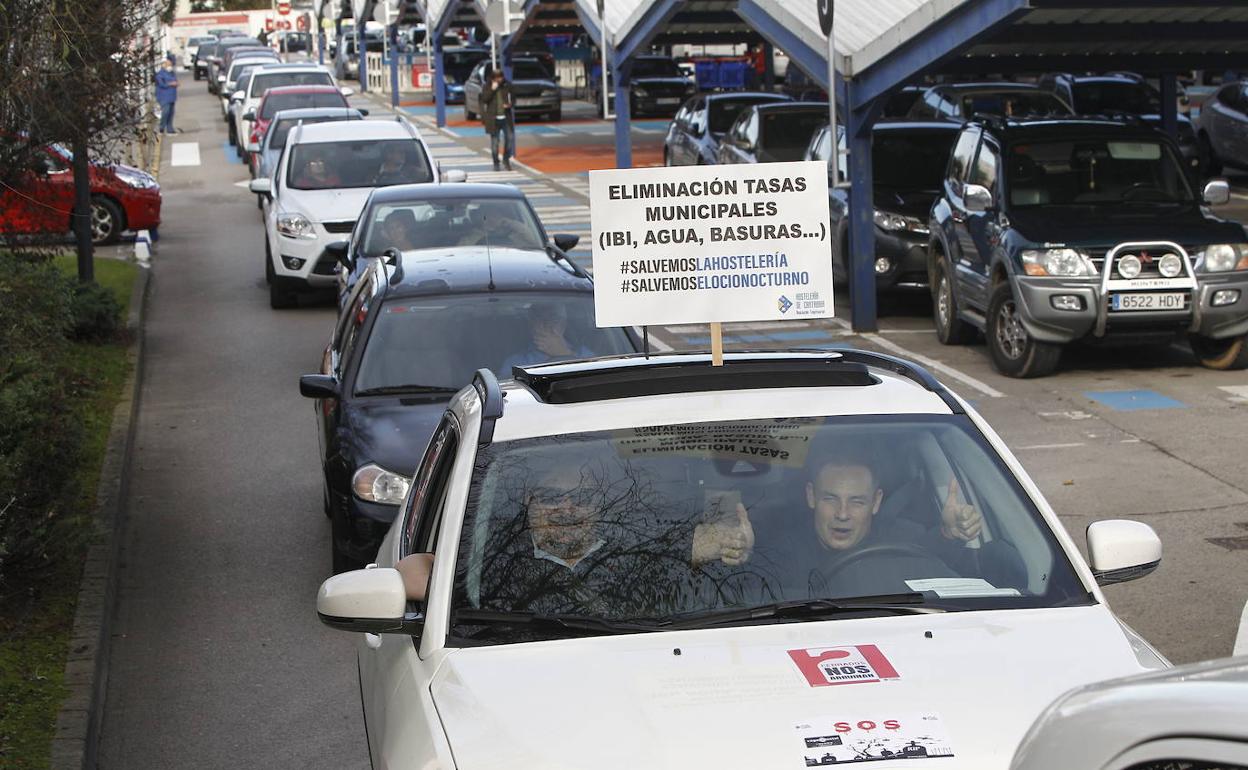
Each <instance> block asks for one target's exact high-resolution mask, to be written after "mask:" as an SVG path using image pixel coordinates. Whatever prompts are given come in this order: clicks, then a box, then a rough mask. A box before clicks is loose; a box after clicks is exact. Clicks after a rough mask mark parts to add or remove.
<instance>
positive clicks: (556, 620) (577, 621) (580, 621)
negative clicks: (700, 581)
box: [452, 609, 663, 634]
mask: <svg viewBox="0 0 1248 770" xmlns="http://www.w3.org/2000/svg"><path fill="white" fill-rule="evenodd" d="M452 622H453V623H465V624H468V625H486V626H494V625H504V626H527V627H529V628H532V629H536V630H542V631H546V630H553V631H585V632H589V633H597V634H634V633H639V632H647V631H661V630H663V626H662V625H659V624H656V623H647V622H641V621H634V620H608V619H607V618H599V617H594V616H592V615H570V614H564V613H554V614H549V613H540V612H508V611H503V610H474V609H461V610H456V611H455V613H454V616H453V618H452Z"/></svg>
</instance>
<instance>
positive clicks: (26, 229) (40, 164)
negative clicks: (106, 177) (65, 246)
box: [0, 149, 74, 233]
mask: <svg viewBox="0 0 1248 770" xmlns="http://www.w3.org/2000/svg"><path fill="white" fill-rule="evenodd" d="M34 163H35V169H34V170H33V171H27V172H25V173H23V174H21V175H20V176H19V177H18V179H17V180H16V183H15V184H13V185H4V186H0V231H4V232H14V233H63V232H68V231H69V230H70V229H71V223H72V219H73V209H74V175H73V173H72V171H71V170H70V168H69V163H68V161H67V160H66V159H65V158H64V157H62V156H61V155H60V154H59V153H56V152H54V151H51V150H46V149H39V150H37V151H36V155H35V159H34Z"/></svg>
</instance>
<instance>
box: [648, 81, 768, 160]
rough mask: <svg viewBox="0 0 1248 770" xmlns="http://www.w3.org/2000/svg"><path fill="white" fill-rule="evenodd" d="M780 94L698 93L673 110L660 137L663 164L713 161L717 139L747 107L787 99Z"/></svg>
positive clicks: (719, 138)
mask: <svg viewBox="0 0 1248 770" xmlns="http://www.w3.org/2000/svg"><path fill="white" fill-rule="evenodd" d="M789 101H792V100H791V99H789V97H787V96H784V95H783V94H767V93H761V92H752V91H730V92H726V93H718V94H698V95H697V96H691V97H689V99H688V101H686V102H685V103H684V105H683V106H682V107H681V108H680V109H679V110H677V111H676V115H675V116H674V117H673V118H672V123H671V125H669V126H668V127H667V136H666V137H665V138H664V140H663V165H665V166H701V165H709V164H713V163H715V162H716V155H717V153H718V152H719V143H720V142H721V141H723V139H724V134H726V133H727V132H728V129H729V128H731V127H732V123H733V121H735V120H736V119H737V116H738V115H740V114H741V111H742V110H744V109H745V108H746V107H750V106H752V105H755V104H771V103H773V102H789Z"/></svg>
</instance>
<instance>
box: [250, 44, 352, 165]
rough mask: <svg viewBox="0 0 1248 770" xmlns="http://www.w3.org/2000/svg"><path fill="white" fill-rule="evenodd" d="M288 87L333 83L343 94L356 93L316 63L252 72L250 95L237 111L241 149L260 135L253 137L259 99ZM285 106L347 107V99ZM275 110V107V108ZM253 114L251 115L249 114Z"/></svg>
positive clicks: (328, 84)
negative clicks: (273, 91) (343, 85)
mask: <svg viewBox="0 0 1248 770" xmlns="http://www.w3.org/2000/svg"><path fill="white" fill-rule="evenodd" d="M285 86H331V87H333V88H335V89H338V90H339V91H340V98H341V97H342V96H349V95H350V94H352V93H354V92H353V91H352V90H351V89H350V88H345V87H343V88H339V86H338V84H337V83H336V82H334V78H333V76H332V75H330V74H329V70H327V69H325V68H324V67H322V66H320V65H317V64H271V65H269V66H267V67H262V68H260V69H259V70H257V71H255V72H253V73H252V75H251V83H250V84H248V86H247V94H246V96H245V97H244V98H243V101H242V102H241V103H240V104H239V105H238V108H237V109H236V110H235V126H234V130H235V135H236V136H237V137H238V141H239V142H240V144H241V145H242V146H240V147H239V152H240V153H241V152H243V150H244V149H245V146H246V143H247V142H252V141H257V140H258V139H259V137H255V138H253V137H252V131H251V129H252V122H253V121H254V119H255V115H254V113H255V112H256V109H257V108H258V107H259V106H260V100H261V99H263V98H264V94H265V92H266V91H268V90H269V89H270V88H282V87H285ZM283 106H285V107H339V106H342V107H345V106H347V104H346V100H345V99H342V101H341V102H326V101H322V102H320V103H308V104H305V103H297V104H296V103H287V104H284V105H283ZM274 112H276V110H274ZM249 116H250V117H249Z"/></svg>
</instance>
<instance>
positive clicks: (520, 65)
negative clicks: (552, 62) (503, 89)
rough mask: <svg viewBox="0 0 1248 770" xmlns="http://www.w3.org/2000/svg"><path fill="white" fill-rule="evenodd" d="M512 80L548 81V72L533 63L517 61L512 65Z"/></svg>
mask: <svg viewBox="0 0 1248 770" xmlns="http://www.w3.org/2000/svg"><path fill="white" fill-rule="evenodd" d="M511 78H512V80H550V78H551V73H550V70H548V69H546V68H545V67H543V66H542V65H541V64H540V63H538V62H535V61H531V60H530V61H517V62H514V63H513V64H512V68H511Z"/></svg>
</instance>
